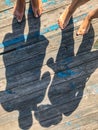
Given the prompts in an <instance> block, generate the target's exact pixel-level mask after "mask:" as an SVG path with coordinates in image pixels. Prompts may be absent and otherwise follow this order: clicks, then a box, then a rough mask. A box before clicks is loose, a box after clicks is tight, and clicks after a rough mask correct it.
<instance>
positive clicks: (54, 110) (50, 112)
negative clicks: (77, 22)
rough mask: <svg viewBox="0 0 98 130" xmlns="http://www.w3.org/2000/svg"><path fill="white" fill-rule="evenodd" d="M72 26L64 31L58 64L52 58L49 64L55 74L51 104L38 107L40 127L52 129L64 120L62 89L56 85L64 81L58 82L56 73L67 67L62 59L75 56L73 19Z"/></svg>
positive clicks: (51, 87)
mask: <svg viewBox="0 0 98 130" xmlns="http://www.w3.org/2000/svg"><path fill="white" fill-rule="evenodd" d="M71 24H72V28H70V29H68V30H67V32H66V30H63V31H62V42H61V46H60V48H59V51H58V54H57V59H56V63H54V61H53V59H52V58H50V59H49V60H48V62H47V64H48V66H49V67H50V68H52V69H53V71H54V72H55V76H54V78H53V81H52V85H51V86H49V87H50V88H49V89H48V90H49V91H48V93H49V95H47V96H49V99H47V100H50V102H49V103H48V104H47V103H44V104H41V105H40V106H38V110H37V111H35V117H36V119H37V120H38V121H39V123H40V125H41V126H43V127H50V126H52V125H57V124H58V123H60V122H61V120H62V111H60V110H59V109H58V106H59V105H60V103H61V102H62V101H59V97H57V96H58V94H59V93H60V91H59V90H58V91H57V89H58V88H59V89H60V86H59V85H58V86H57V85H54V84H56V82H58V81H59V80H60V81H61V80H62V79H61V78H60V79H58V80H57V75H56V71H58V69H60V70H61V68H62V67H63V68H64V67H65V66H61V65H62V63H61V61H62V59H64V61H66V57H68V56H74V49H73V47H74V41H73V29H74V28H73V22H72V19H71ZM68 34H69V37H68ZM58 40H59V39H58ZM68 44H70V45H71V48H68V47H67V45H68ZM58 92H59V93H58ZM62 96H63V95H62ZM54 98H55V99H54ZM62 98H63V97H62ZM58 101H59V102H58Z"/></svg>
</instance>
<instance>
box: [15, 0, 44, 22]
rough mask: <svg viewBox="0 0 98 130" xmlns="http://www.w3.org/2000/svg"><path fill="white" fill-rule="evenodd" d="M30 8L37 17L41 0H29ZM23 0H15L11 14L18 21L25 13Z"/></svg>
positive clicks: (40, 12)
mask: <svg viewBox="0 0 98 130" xmlns="http://www.w3.org/2000/svg"><path fill="white" fill-rule="evenodd" d="M31 5H32V10H33V13H34V16H35V17H36V18H37V17H39V16H40V15H41V14H42V10H43V9H42V1H41V0H31ZM25 6H26V5H25V0H17V2H16V4H15V6H14V11H13V14H14V16H15V17H16V19H17V21H18V22H21V21H22V18H23V16H24V14H25Z"/></svg>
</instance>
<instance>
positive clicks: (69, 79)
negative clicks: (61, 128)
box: [48, 20, 98, 116]
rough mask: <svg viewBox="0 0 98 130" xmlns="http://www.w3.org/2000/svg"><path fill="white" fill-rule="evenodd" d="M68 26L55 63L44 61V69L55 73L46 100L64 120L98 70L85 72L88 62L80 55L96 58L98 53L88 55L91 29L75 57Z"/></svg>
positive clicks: (91, 40) (73, 109)
mask: <svg viewBox="0 0 98 130" xmlns="http://www.w3.org/2000/svg"><path fill="white" fill-rule="evenodd" d="M72 21H73V20H72ZM71 24H72V25H71V28H70V29H68V30H66V29H65V30H63V31H62V41H61V46H60V49H59V51H58V55H57V59H56V63H53V60H52V59H50V61H48V65H49V66H50V67H51V68H52V69H53V70H54V72H55V76H54V79H53V82H52V85H51V87H50V90H49V99H50V102H51V104H52V105H53V106H55V107H56V109H58V110H59V112H61V113H62V114H63V115H65V116H70V115H71V114H72V113H73V112H74V111H75V110H76V109H77V107H78V105H79V103H80V101H81V99H82V97H83V91H84V88H85V86H86V82H87V79H89V77H90V75H91V74H92V73H93V72H94V71H95V69H96V68H97V67H98V64H97V66H94V68H93V69H92V71H90V72H88V69H89V64H91V63H89V62H88V63H85V62H84V59H85V58H86V59H88V60H89V58H87V57H86V54H84V52H85V53H86V52H87V54H88V53H89V55H90V56H91V55H92V54H94V53H96V54H97V55H98V51H97V52H90V51H91V48H92V44H93V42H94V30H93V28H92V26H91V28H90V30H89V32H88V34H86V35H85V36H83V40H82V43H81V45H80V47H79V50H78V52H77V55H76V56H75V55H74V38H73V30H74V26H73V22H72V23H71ZM81 62H82V63H81ZM79 64H80V65H79Z"/></svg>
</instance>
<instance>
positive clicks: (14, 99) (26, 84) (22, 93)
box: [0, 6, 50, 130]
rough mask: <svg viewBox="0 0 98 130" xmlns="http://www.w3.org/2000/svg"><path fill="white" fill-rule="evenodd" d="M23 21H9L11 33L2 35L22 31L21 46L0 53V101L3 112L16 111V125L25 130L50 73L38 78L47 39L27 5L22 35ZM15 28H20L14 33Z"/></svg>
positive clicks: (30, 122)
mask: <svg viewBox="0 0 98 130" xmlns="http://www.w3.org/2000/svg"><path fill="white" fill-rule="evenodd" d="M13 22H14V20H13ZM24 23H25V22H24V21H23V23H21V24H19V23H15V24H14V23H13V25H12V26H13V33H12V34H7V35H6V36H5V38H4V41H5V40H6V39H7V38H8V37H9V35H10V36H11V35H15V33H16V34H18V33H21V30H22V39H23V40H22V46H21V43H20V46H21V47H18V48H16V49H15V50H13V51H12V52H9V53H8V54H7V53H6V54H4V55H3V60H4V64H5V69H6V72H5V76H6V90H5V91H3V92H2V93H3V94H4V96H5V97H6V98H4V99H5V100H3V99H0V103H1V105H2V107H3V108H4V110H6V111H7V112H12V111H18V112H19V116H18V122H19V127H20V128H21V129H23V130H27V129H30V127H31V126H32V125H33V116H32V111H37V104H38V103H40V102H41V101H42V100H43V98H44V94H45V91H46V88H47V86H48V84H49V82H50V76H49V73H48V72H47V73H45V74H44V75H43V77H42V78H41V79H40V76H41V67H42V65H43V60H44V57H45V53H46V48H47V46H48V40H47V39H46V38H45V37H44V36H42V35H40V18H37V19H35V18H34V17H33V16H32V13H31V6H30V7H29V13H28V26H29V32H28V35H27V37H25V38H24V35H23V33H24V25H25V24H24ZM18 26H19V27H18ZM17 27H18V29H20V31H19V32H18V33H17V31H16V30H17ZM25 40H26V41H25ZM5 49H6V48H5ZM7 56H8V57H7ZM10 56H11V57H12V58H9V57H10ZM8 64H10V65H9V66H8ZM46 75H47V76H46ZM45 77H47V78H45ZM46 81H47V82H46ZM0 94H1V92H0Z"/></svg>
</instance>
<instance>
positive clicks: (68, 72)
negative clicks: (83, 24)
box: [0, 15, 98, 130]
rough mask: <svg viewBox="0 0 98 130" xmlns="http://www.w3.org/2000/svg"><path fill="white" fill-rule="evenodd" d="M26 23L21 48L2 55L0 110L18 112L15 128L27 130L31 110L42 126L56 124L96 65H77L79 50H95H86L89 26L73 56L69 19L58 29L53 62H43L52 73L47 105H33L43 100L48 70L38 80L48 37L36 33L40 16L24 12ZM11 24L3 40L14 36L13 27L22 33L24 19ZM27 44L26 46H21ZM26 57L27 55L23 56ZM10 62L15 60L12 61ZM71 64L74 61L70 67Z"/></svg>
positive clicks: (90, 39)
mask: <svg viewBox="0 0 98 130" xmlns="http://www.w3.org/2000/svg"><path fill="white" fill-rule="evenodd" d="M28 25H29V33H28V37H27V41H26V42H25V39H24V40H23V43H21V44H22V46H21V48H16V49H15V50H13V52H9V54H8V53H6V54H4V55H3V60H4V64H5V68H6V72H5V75H6V80H7V85H6V90H5V91H3V92H0V95H1V97H3V98H1V99H0V103H1V105H2V107H3V108H4V110H6V111H7V112H12V111H14V110H17V111H19V118H18V122H19V127H20V128H21V129H23V130H27V129H29V128H30V127H31V126H32V125H33V116H32V111H34V112H35V113H34V116H35V117H36V119H37V120H38V121H39V123H40V124H41V126H43V127H49V126H51V125H56V124H58V123H60V121H61V120H62V114H64V115H65V116H69V115H70V114H71V113H72V112H74V111H75V110H76V108H77V107H78V105H79V103H80V101H81V99H82V96H83V90H84V88H85V84H86V82H87V79H89V77H90V75H91V74H92V73H93V72H94V71H95V69H96V68H97V67H98V63H97V64H96V65H95V66H94V67H93V68H92V70H91V71H90V73H88V72H87V71H86V70H87V69H88V67H89V66H88V64H86V63H83V66H80V65H79V66H77V64H78V62H79V58H80V59H81V56H82V58H83V55H82V53H83V52H87V53H90V55H92V54H94V53H95V54H96V55H98V51H95V52H90V50H91V48H92V43H93V40H94V30H93V28H92V27H91V29H90V31H89V33H88V34H87V35H85V36H84V37H83V41H82V43H81V46H80V48H79V50H78V53H77V55H76V56H74V39H73V30H74V25H73V20H71V28H69V29H68V30H66V29H65V30H64V31H62V41H61V46H60V48H59V51H58V55H57V59H56V63H54V61H53V59H52V58H51V59H49V61H48V62H47V64H48V66H49V67H51V68H52V69H53V70H54V72H55V76H54V79H53V82H52V84H51V87H50V90H49V93H48V94H49V95H48V97H49V100H50V102H51V104H44V105H40V106H39V107H37V104H39V103H41V101H43V99H44V96H45V91H46V89H47V86H48V84H49V82H50V74H49V72H46V73H45V74H44V75H43V78H42V79H40V75H41V67H42V65H43V60H44V57H45V53H46V48H47V45H48V40H47V39H46V38H45V37H44V36H40V18H39V19H34V18H32V16H31V15H30V16H29V15H28ZM12 27H13V33H12V34H6V36H5V38H4V41H6V39H7V38H8V37H9V36H11V35H16V31H15V30H16V29H17V28H20V27H21V32H20V33H21V34H22V35H24V27H25V19H24V21H23V23H22V24H18V23H16V22H15V19H13V24H12ZM24 43H25V45H24ZM28 44H30V46H28V47H27V48H25V47H26V45H28ZM23 45H24V46H25V47H24V46H23ZM5 49H6V48H5ZM20 52H22V53H20ZM20 54H21V55H20ZM11 55H14V56H13V57H12V59H11V58H9V57H11ZM31 55H32V56H31ZM28 56H30V58H27V57H28ZM20 57H23V60H22V61H19V58H20ZM26 58H27V59H26ZM14 62H17V63H15V64H13V63H14ZM75 63H77V64H76V65H75V66H74V64H75ZM83 72H85V73H83Z"/></svg>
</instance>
